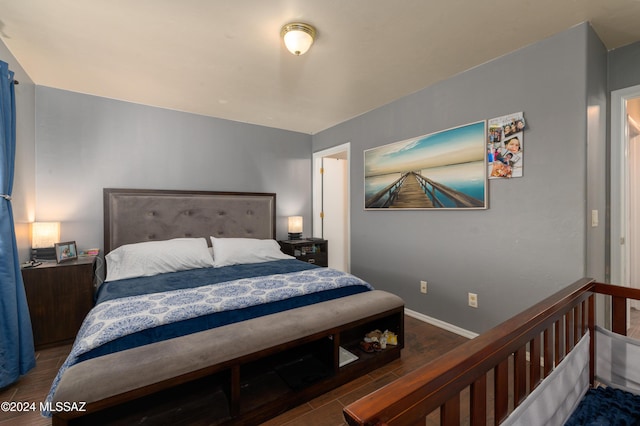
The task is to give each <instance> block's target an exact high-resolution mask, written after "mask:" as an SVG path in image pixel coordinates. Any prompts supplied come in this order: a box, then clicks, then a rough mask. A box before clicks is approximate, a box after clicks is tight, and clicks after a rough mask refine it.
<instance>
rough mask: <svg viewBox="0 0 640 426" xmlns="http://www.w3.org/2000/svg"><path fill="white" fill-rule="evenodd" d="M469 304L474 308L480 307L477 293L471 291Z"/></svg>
mask: <svg viewBox="0 0 640 426" xmlns="http://www.w3.org/2000/svg"><path fill="white" fill-rule="evenodd" d="M469 306H471V307H472V308H477V307H478V295H477V294H475V293H469Z"/></svg>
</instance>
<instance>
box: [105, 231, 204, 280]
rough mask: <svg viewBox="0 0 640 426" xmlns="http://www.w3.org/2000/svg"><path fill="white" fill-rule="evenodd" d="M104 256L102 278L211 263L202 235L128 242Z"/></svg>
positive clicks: (136, 274)
mask: <svg viewBox="0 0 640 426" xmlns="http://www.w3.org/2000/svg"><path fill="white" fill-rule="evenodd" d="M105 259H106V261H107V279H106V280H105V281H115V280H123V279H125V278H135V277H148V276H152V275H158V274H163V273H166V272H175V271H184V270H187V269H196V268H207V267H212V266H213V258H212V257H211V254H210V253H209V249H208V247H207V240H206V239H205V238H174V239H172V240H165V241H149V242H145V243H137V244H127V245H124V246H120V247H118V248H117V249H115V250H113V251H111V252H110V253H109V254H107V255H106V256H105Z"/></svg>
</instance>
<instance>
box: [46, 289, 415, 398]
mask: <svg viewBox="0 0 640 426" xmlns="http://www.w3.org/2000/svg"><path fill="white" fill-rule="evenodd" d="M403 306H404V302H403V301H402V299H400V298H399V297H398V296H395V295H393V294H391V293H387V292H384V291H380V290H374V291H368V292H365V293H359V294H355V295H352V296H347V297H343V298H340V299H334V300H330V301H326V302H321V303H317V304H315V305H310V306H305V307H301V308H296V309H291V310H288V311H284V312H279V313H276V314H271V315H267V316H263V317H260V318H255V319H251V320H248V321H243V322H240V323H234V324H230V325H226V326H223V327H218V328H215V329H212V330H206V331H202V332H199V333H195V334H191V335H187V336H182V337H177V338H174V339H170V340H166V341H163V342H158V343H154V344H151V345H146V346H142V347H138V348H134V349H130V350H127V351H124V352H118V353H113V354H109V355H104V356H101V357H98V358H93V359H90V360H87V361H84V362H81V363H79V364H77V365H74V366H72V367H70V368H69V369H68V370H67V371H66V372H65V373H64V375H63V377H62V379H61V380H60V383H59V385H58V387H57V389H56V392H55V395H54V397H53V400H54V402H55V401H84V402H87V403H89V404H91V403H94V402H98V401H103V400H105V399H108V398H112V397H114V396H117V395H122V394H124V393H127V392H130V391H134V390H136V389H140V388H143V387H145V386H150V385H154V384H156V383H160V382H163V381H168V380H170V379H172V378H176V377H180V376H185V375H189V374H190V373H194V372H198V371H200V370H206V369H208V368H210V367H212V366H215V365H218V364H222V363H227V362H230V361H232V360H235V359H238V358H241V357H245V356H248V355H251V354H256V353H259V352H260V351H263V350H267V349H269V348H274V347H276V346H278V345H282V344H286V343H288V342H293V341H296V340H298V339H302V338H305V337H307V336H311V335H314V334H316V333H321V332H323V331H326V330H331V329H333V328H335V327H338V326H341V325H344V324H349V323H351V322H354V321H358V320H361V319H363V318H367V317H371V316H373V315H376V314H378V313H384V312H387V311H389V310H393V309H398V308H402V307H403ZM107 405H109V404H107Z"/></svg>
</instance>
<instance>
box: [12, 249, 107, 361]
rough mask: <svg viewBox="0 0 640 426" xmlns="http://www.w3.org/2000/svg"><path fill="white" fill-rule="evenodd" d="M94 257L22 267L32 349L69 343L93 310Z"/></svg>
mask: <svg viewBox="0 0 640 426" xmlns="http://www.w3.org/2000/svg"><path fill="white" fill-rule="evenodd" d="M95 269H96V257H95V256H88V257H80V258H78V259H77V260H71V261H67V262H63V263H55V262H44V263H42V264H41V265H39V266H36V267H34V268H23V269H22V279H23V281H24V289H25V292H26V294H27V303H28V305H29V313H30V314H31V326H32V328H33V340H34V344H35V346H36V349H42V348H45V347H49V346H56V345H60V344H64V343H70V342H73V340H74V339H75V337H76V334H77V333H78V330H79V329H80V325H81V324H82V320H83V319H84V317H85V316H86V315H87V313H88V312H89V310H91V308H92V307H93V295H94V277H95Z"/></svg>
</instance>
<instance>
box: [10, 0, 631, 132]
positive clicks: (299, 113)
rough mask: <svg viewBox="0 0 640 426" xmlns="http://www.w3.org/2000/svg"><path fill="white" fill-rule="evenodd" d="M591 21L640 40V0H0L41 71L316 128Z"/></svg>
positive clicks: (111, 94)
mask: <svg viewBox="0 0 640 426" xmlns="http://www.w3.org/2000/svg"><path fill="white" fill-rule="evenodd" d="M292 21H303V22H307V23H310V24H312V25H314V26H315V27H316V28H317V30H318V37H317V40H316V42H315V43H314V45H313V46H312V47H311V50H310V51H309V52H308V53H307V54H305V55H303V56H299V57H296V56H293V55H291V54H290V53H289V52H288V51H286V49H285V48H284V46H283V43H282V40H281V39H280V34H279V33H280V28H281V27H282V25H284V24H286V23H289V22H292ZM585 21H589V22H590V23H591V25H592V26H593V28H594V30H595V31H596V33H597V34H598V35H599V36H600V38H601V39H602V41H603V43H604V44H605V46H606V48H607V49H608V50H611V49H615V48H618V47H621V46H624V45H627V44H629V43H632V42H635V41H638V40H640V0H486V1H477V0H476V1H473V0H430V1H426V0H397V1H390V0H271V1H265V0H237V1H233V2H231V1H228V0H180V1H178V0H135V1H132V0H82V1H78V0H55V1H54V0H19V1H18V0H0V38H1V39H2V41H3V42H4V43H5V44H6V46H7V47H8V49H9V50H10V51H11V53H12V54H13V55H14V56H15V57H16V59H17V60H18V62H19V63H20V65H21V66H22V67H23V68H24V70H25V71H26V72H27V74H28V75H29V76H30V77H31V79H32V80H33V81H34V83H35V84H37V85H42V86H48V87H53V88H58V89H63V90H69V91H73V92H79V93H85V94H91V95H96V96H101V97H106V98H113V99H119V100H124V101H130V102H135V103H140V104H145V105H152V106H158V107H162V108H169V109H173V110H179V111H186V112H190V113H196V114H202V115H207V116H213V117H219V118H223V119H229V120H234V121H239V122H245V123H253V124H258V125H264V126H269V127H274V128H280V129H287V130H292V131H298V132H303V133H307V134H314V133H317V132H319V131H321V130H324V129H327V128H329V127H331V126H334V125H336V124H338V123H341V122H343V121H346V120H348V119H350V118H353V117H356V116H358V115H361V114H363V113H365V112H367V111H370V110H372V109H374V108H377V107H379V106H381V105H384V104H387V103H389V102H391V101H393V100H395V99H398V98H401V97H403V96H405V95H407V94H410V93H413V92H416V91H418V90H420V89H422V88H424V87H427V86H429V85H431V84H433V83H435V82H437V81H440V80H443V79H446V78H447V77H449V76H451V75H454V74H457V73H460V72H462V71H464V70H467V69H469V68H472V67H474V66H477V65H479V64H482V63H484V62H487V61H489V60H491V59H493V58H495V57H498V56H501V55H504V54H506V53H509V52H511V51H514V50H516V49H518V48H521V47H523V46H526V45H528V44H531V43H534V42H536V41H538V40H541V39H543V38H546V37H549V36H552V35H554V34H557V33H560V32H562V31H564V30H566V29H568V28H570V27H572V26H574V25H577V24H579V23H581V22H585Z"/></svg>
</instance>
